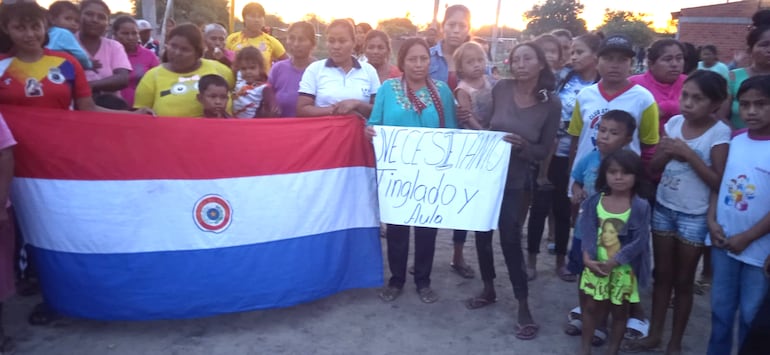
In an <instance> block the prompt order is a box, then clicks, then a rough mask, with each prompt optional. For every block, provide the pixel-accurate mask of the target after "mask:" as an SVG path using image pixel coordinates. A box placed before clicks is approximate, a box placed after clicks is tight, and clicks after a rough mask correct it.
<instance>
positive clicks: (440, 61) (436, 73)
mask: <svg viewBox="0 0 770 355" xmlns="http://www.w3.org/2000/svg"><path fill="white" fill-rule="evenodd" d="M442 43H444V41H439V42H438V44H437V45H435V46H433V47H431V49H430V68H429V72H430V77H431V78H433V80H441V81H443V82H445V83H446V82H448V81H449V65H448V64H447V62H446V59H445V58H444V51H443V49H441V44H442Z"/></svg>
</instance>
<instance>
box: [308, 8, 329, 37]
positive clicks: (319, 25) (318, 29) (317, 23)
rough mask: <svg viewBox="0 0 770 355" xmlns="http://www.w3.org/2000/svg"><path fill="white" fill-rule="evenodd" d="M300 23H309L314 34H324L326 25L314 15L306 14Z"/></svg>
mask: <svg viewBox="0 0 770 355" xmlns="http://www.w3.org/2000/svg"><path fill="white" fill-rule="evenodd" d="M302 21H305V22H309V23H310V24H311V25H313V27H315V33H316V34H322V33H326V26H327V23H326V22H324V21H323V20H321V19H320V18H318V15H316V14H314V13H312V12H311V13H309V14H306V15H305V17H303V18H302Z"/></svg>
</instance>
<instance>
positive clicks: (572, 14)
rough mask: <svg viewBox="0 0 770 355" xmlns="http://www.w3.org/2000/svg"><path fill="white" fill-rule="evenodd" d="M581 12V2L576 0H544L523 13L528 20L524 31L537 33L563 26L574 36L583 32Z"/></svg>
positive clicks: (584, 28)
mask: <svg viewBox="0 0 770 355" xmlns="http://www.w3.org/2000/svg"><path fill="white" fill-rule="evenodd" d="M582 12H583V4H581V3H580V2H579V1H578V0H545V2H543V3H540V4H535V5H534V6H532V9H531V10H529V11H527V12H525V13H524V19H525V20H527V21H528V22H527V28H526V29H525V30H524V32H525V33H526V34H528V35H539V34H542V33H546V32H550V31H552V30H555V29H557V28H564V29H567V30H569V31H570V32H572V34H573V35H576V36H577V35H581V34H584V33H586V32H587V30H586V22H585V20H583V19H581V18H580V17H579V16H580V14H581V13H582Z"/></svg>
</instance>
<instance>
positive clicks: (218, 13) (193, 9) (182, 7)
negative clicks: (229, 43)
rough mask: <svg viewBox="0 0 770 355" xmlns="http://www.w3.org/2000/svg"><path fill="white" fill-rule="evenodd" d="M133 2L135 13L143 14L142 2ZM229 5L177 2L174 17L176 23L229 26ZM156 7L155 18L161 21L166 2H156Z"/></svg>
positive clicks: (206, 0) (212, 0)
mask: <svg viewBox="0 0 770 355" xmlns="http://www.w3.org/2000/svg"><path fill="white" fill-rule="evenodd" d="M131 1H132V2H133V3H134V13H136V14H141V13H142V2H141V1H139V0H131ZM229 3H230V2H229V1H228V0H182V1H178V0H175V1H174V13H173V17H174V20H175V21H176V23H184V22H192V23H195V24H197V25H202V24H206V23H212V22H219V23H222V24H225V25H227V23H228V21H229V18H230V15H229V13H228V8H229V7H228V5H229ZM155 5H156V6H155V16H156V17H157V19H158V21H161V20H162V19H163V15H164V13H165V12H166V0H156V2H155Z"/></svg>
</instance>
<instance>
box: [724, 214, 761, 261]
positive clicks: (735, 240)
mask: <svg viewBox="0 0 770 355" xmlns="http://www.w3.org/2000/svg"><path fill="white" fill-rule="evenodd" d="M769 233H770V212H768V213H767V214H765V216H764V217H762V219H760V220H759V222H757V223H756V224H754V225H753V226H751V228H749V229H747V230H745V231H743V232H741V233H738V234H736V235H733V236H730V237H729V238H727V240H726V241H725V243H724V244H723V247H724V248H725V249H726V250H727V251H729V252H731V253H735V254H740V253H742V252H743V251H744V250H746V248H748V247H749V245H751V243H753V242H754V241H755V240H757V239H759V238H762V237H764V236H765V235H767V234H769Z"/></svg>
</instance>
